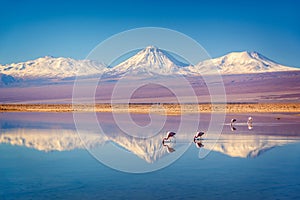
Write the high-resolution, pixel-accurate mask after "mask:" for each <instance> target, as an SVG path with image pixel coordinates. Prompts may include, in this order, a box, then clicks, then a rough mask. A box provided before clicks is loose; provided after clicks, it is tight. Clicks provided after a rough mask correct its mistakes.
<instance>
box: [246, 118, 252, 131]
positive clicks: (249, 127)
mask: <svg viewBox="0 0 300 200" xmlns="http://www.w3.org/2000/svg"><path fill="white" fill-rule="evenodd" d="M252 121H253V118H252V117H249V118H248V121H247V125H248V129H249V130H251V129H253V126H252Z"/></svg>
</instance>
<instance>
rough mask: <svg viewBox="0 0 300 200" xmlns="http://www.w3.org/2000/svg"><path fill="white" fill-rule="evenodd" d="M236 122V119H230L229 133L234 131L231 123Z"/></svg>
mask: <svg viewBox="0 0 300 200" xmlns="http://www.w3.org/2000/svg"><path fill="white" fill-rule="evenodd" d="M234 122H236V119H231V121H230V128H231V131H235V130H236V128H235V127H234V126H233V123H234Z"/></svg>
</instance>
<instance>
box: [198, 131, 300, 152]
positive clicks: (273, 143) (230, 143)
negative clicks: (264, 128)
mask: <svg viewBox="0 0 300 200" xmlns="http://www.w3.org/2000/svg"><path fill="white" fill-rule="evenodd" d="M299 139H300V138H295V137H286V136H278V135H277V136H264V135H238V134H223V135H221V137H220V139H219V140H218V142H217V143H216V144H212V143H209V141H204V142H203V144H204V148H209V147H211V146H212V145H213V151H217V152H220V153H223V154H226V155H228V156H230V157H240V158H255V157H258V156H260V155H261V154H263V153H264V152H266V151H268V150H270V149H272V148H275V147H278V146H283V145H287V144H291V143H295V142H299V141H300V140H299Z"/></svg>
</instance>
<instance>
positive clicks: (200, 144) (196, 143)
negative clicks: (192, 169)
mask: <svg viewBox="0 0 300 200" xmlns="http://www.w3.org/2000/svg"><path fill="white" fill-rule="evenodd" d="M195 145H196V147H197V148H199V149H200V148H201V147H204V145H203V144H202V142H201V141H200V142H199V141H197V142H195Z"/></svg>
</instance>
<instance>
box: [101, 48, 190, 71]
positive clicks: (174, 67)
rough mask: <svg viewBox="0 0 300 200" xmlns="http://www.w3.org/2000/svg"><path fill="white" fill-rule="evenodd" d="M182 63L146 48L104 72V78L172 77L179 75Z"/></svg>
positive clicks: (160, 51)
mask: <svg viewBox="0 0 300 200" xmlns="http://www.w3.org/2000/svg"><path fill="white" fill-rule="evenodd" d="M184 66H186V65H185V64H184V63H181V62H180V61H178V60H176V59H175V58H173V57H172V56H171V55H170V54H168V53H167V52H164V51H163V50H160V49H158V48H156V47H154V46H148V47H146V48H145V49H143V50H141V51H140V52H138V53H137V54H136V55H134V56H133V57H131V58H129V59H128V60H125V61H124V62H122V63H120V64H118V65H117V66H115V67H113V68H111V69H110V70H108V71H106V72H105V74H106V76H123V75H125V74H127V75H128V74H130V75H174V74H178V73H180V68H181V67H184Z"/></svg>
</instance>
